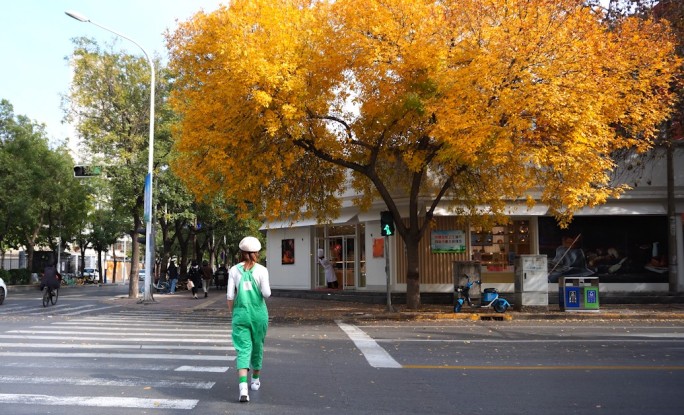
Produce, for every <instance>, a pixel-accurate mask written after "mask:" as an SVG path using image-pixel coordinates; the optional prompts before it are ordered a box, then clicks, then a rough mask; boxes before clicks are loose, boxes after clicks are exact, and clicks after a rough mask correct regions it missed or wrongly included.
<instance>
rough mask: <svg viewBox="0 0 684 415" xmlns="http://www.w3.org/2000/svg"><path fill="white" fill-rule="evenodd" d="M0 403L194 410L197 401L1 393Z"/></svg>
mask: <svg viewBox="0 0 684 415" xmlns="http://www.w3.org/2000/svg"><path fill="white" fill-rule="evenodd" d="M0 402H2V403H10V404H25V405H46V406H49V405H59V406H95V407H100V408H105V407H106V408H141V409H185V410H190V409H194V408H195V406H196V405H197V403H198V402H199V401H198V400H197V399H143V398H119V397H112V396H100V397H91V396H63V397H58V396H47V395H30V394H11V393H1V394H0Z"/></svg>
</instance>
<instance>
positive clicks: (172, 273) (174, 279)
mask: <svg viewBox="0 0 684 415" xmlns="http://www.w3.org/2000/svg"><path fill="white" fill-rule="evenodd" d="M166 275H168V276H169V294H175V293H176V284H178V267H177V266H176V263H175V262H174V261H173V260H171V262H170V263H169V268H168V269H167V270H166Z"/></svg>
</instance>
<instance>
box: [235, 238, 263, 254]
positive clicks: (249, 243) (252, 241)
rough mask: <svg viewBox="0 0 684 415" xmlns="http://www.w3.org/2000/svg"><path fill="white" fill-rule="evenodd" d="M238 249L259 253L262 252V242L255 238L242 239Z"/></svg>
mask: <svg viewBox="0 0 684 415" xmlns="http://www.w3.org/2000/svg"><path fill="white" fill-rule="evenodd" d="M238 247H239V248H240V250H241V251H244V252H259V251H261V242H259V240H258V239H257V238H255V237H253V236H247V237H244V238H242V240H241V241H240V244H239V245H238Z"/></svg>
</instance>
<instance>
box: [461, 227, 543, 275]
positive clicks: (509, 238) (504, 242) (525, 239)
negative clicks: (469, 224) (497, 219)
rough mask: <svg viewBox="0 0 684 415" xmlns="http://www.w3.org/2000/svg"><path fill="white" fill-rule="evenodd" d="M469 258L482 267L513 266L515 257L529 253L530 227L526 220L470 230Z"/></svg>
mask: <svg viewBox="0 0 684 415" xmlns="http://www.w3.org/2000/svg"><path fill="white" fill-rule="evenodd" d="M470 235H471V239H470V249H471V258H472V259H473V260H474V261H480V262H481V263H482V264H484V265H493V266H496V265H501V266H508V265H513V264H514V262H515V257H516V256H517V255H526V254H529V253H530V252H531V251H530V227H529V222H528V221H526V220H515V221H512V222H511V223H509V224H506V225H497V226H494V227H492V228H491V229H483V228H471V229H470Z"/></svg>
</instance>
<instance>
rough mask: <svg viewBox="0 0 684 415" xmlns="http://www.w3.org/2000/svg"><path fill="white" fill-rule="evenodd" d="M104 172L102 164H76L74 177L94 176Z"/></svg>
mask: <svg viewBox="0 0 684 415" xmlns="http://www.w3.org/2000/svg"><path fill="white" fill-rule="evenodd" d="M101 174H102V166H74V177H92V176H99V175H101Z"/></svg>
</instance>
